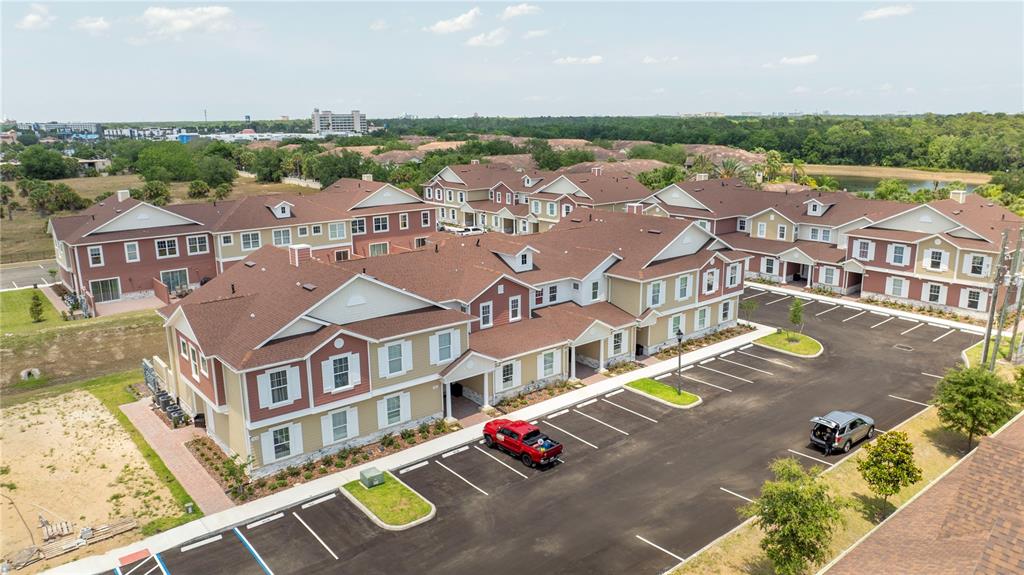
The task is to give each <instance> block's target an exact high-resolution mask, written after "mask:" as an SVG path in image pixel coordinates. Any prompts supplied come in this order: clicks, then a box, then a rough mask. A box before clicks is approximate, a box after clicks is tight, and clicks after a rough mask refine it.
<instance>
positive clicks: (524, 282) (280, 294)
mask: <svg viewBox="0 0 1024 575" xmlns="http://www.w3.org/2000/svg"><path fill="white" fill-rule="evenodd" d="M579 216H580V214H577V215H576V216H574V217H571V218H568V219H566V220H563V221H562V222H560V223H559V224H558V225H556V226H555V227H554V228H552V229H551V230H550V231H548V232H547V233H544V234H537V235H529V236H507V235H503V234H485V235H482V236H477V237H470V238H461V237H453V236H450V235H440V234H438V235H435V236H434V237H433V238H431V241H430V242H429V243H428V244H427V245H426V246H425V247H423V248H421V249H418V250H412V251H407V252H393V253H390V254H388V255H382V256H380V257H372V258H366V259H361V260H358V261H356V260H349V261H341V262H336V261H332V260H331V258H329V257H325V256H324V255H323V254H320V255H317V254H316V253H315V251H314V249H313V247H312V246H310V245H304V244H292V245H289V246H286V247H278V246H272V245H268V246H264V247H262V248H260V249H258V250H255V251H253V252H252V253H249V254H247V256H246V257H245V258H243V260H242V261H241V263H239V264H235V265H232V266H230V267H228V268H226V269H225V270H224V271H223V272H222V273H221V274H219V275H218V276H217V277H216V278H214V279H212V280H211V281H209V282H208V283H206V284H205V285H204V286H202V287H200V288H199V289H197V290H196V291H195V292H193V293H192V294H191V295H189V296H187V297H185V298H183V299H181V300H177V301H174V302H172V303H171V304H170V305H168V306H166V307H164V308H162V309H161V310H159V313H160V315H161V316H162V317H164V318H165V329H166V336H167V357H168V361H166V362H165V361H162V360H156V361H155V363H156V364H157V365H158V366H160V369H159V370H158V371H159V372H161V374H162V378H163V380H164V383H163V384H164V386H165V387H166V388H167V389H168V390H169V391H170V392H171V394H172V395H173V396H174V397H176V398H177V399H178V401H179V402H180V404H181V405H182V407H183V408H184V409H185V410H186V411H187V412H188V413H190V414H193V415H201V417H202V418H203V419H204V420H205V421H206V425H207V430H208V432H209V434H210V436H211V437H212V438H213V439H214V441H216V442H217V443H218V444H219V445H220V446H221V447H222V448H223V449H224V450H225V451H226V452H228V453H230V454H239V455H241V456H242V457H243V458H249V457H252V461H253V474H254V475H257V476H259V475H265V474H268V473H273V472H274V471H275V470H276V469H279V468H280V467H282V466H286V465H291V464H295V463H297V462H301V461H303V460H305V459H308V458H314V457H319V456H321V455H323V454H325V453H329V452H331V451H334V450H337V449H342V448H345V447H351V446H355V445H360V444H365V443H368V442H372V441H375V440H377V439H378V438H380V437H381V436H382V435H383V434H386V433H395V432H398V431H400V430H402V429H406V428H411V427H414V426H417V425H419V424H421V423H422V422H425V421H429V420H431V419H436V418H440V417H451V416H452V414H453V402H455V401H460V402H466V401H469V402H472V403H473V404H474V405H476V406H479V407H483V406H487V405H493V404H494V403H497V402H499V401H501V400H502V399H504V398H507V397H510V396H512V395H517V394H521V393H526V392H529V391H532V390H534V389H538V388H540V387H543V386H546V385H550V384H552V383H553V382H556V381H564V380H567V379H573V378H579V377H583V376H584V375H586V374H589V373H593V371H594V370H603V369H606V368H607V367H609V366H612V365H615V364H617V363H620V362H623V361H632V360H634V359H635V358H637V357H638V356H641V355H646V354H650V353H653V352H655V351H657V350H658V349H661V348H663V347H665V346H668V345H672V344H675V343H676V341H677V340H678V338H691V337H698V336H700V335H703V334H705V333H708V332H710V331H714V330H717V329H722V328H724V327H728V326H731V325H734V324H735V322H736V315H737V310H738V303H739V297H740V295H741V293H742V289H743V281H742V278H743V275H744V264H745V262H746V260H747V259H748V258H749V256H748V255H747V254H743V253H740V252H737V251H735V250H731V249H729V248H728V247H727V246H725V244H724V243H722V242H721V241H720V240H718V238H716V237H715V236H714V235H713V234H711V233H710V232H708V231H707V230H704V229H703V228H701V227H699V226H697V225H695V224H693V223H692V222H686V221H683V220H673V219H666V218H655V217H644V216H638V215H630V214H625V213H614V212H598V211H589V210H588V213H587V214H586V215H585V216H583V217H579Z"/></svg>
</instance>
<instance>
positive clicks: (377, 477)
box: [359, 467, 384, 488]
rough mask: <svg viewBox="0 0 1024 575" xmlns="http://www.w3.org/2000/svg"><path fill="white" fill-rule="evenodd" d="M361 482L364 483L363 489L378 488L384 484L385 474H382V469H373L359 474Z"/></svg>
mask: <svg viewBox="0 0 1024 575" xmlns="http://www.w3.org/2000/svg"><path fill="white" fill-rule="evenodd" d="M359 481H360V482H362V484H363V487H366V488H370V487H376V486H378V485H383V484H384V474H383V473H381V471H380V469H377V468H376V467H371V468H369V469H364V470H362V471H360V472H359Z"/></svg>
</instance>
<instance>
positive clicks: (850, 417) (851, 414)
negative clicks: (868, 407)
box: [811, 411, 875, 455]
mask: <svg viewBox="0 0 1024 575" xmlns="http://www.w3.org/2000/svg"><path fill="white" fill-rule="evenodd" d="M811 423H813V424H814V427H813V428H811V443H812V444H814V445H816V446H818V447H820V448H822V449H823V450H824V451H825V455H830V454H831V453H832V452H833V451H842V452H843V453H847V452H848V451H850V448H852V447H853V444H854V443H857V442H858V441H860V440H862V439H871V438H872V437H874V436H875V420H874V419H871V418H870V417H868V416H866V415H863V414H861V413H857V412H855V411H833V412H831V413H829V414H828V415H825V416H823V417H815V418H812V419H811Z"/></svg>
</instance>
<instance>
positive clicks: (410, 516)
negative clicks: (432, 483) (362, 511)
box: [345, 473, 430, 526]
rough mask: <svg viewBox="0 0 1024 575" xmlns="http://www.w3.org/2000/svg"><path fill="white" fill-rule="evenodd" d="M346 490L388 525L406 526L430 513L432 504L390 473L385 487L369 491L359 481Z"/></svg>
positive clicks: (381, 486) (350, 483)
mask: <svg viewBox="0 0 1024 575" xmlns="http://www.w3.org/2000/svg"><path fill="white" fill-rule="evenodd" d="M345 490H346V491H348V492H349V493H351V494H352V496H353V497H355V498H356V499H358V500H359V502H360V503H362V504H363V505H365V506H366V508H367V509H369V510H370V511H371V512H372V513H373V514H374V515H376V516H377V517H378V518H379V519H380V520H381V521H383V522H384V523H387V524H388V525H394V526H400V525H406V524H408V523H412V522H413V521H416V520H417V519H420V518H422V517H426V516H427V514H429V513H430V504H429V503H427V501H426V500H425V499H423V498H422V497H420V496H419V494H417V493H416V492H415V491H413V490H412V489H409V488H408V487H406V486H405V485H404V484H402V483H401V482H399V481H398V480H397V479H395V477H394V476H393V475H391V474H390V473H385V474H384V484H383V485H378V486H377V487H374V488H372V489H367V488H365V487H363V484H362V483H360V482H359V481H351V482H349V483H346V484H345Z"/></svg>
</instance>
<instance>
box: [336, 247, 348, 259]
mask: <svg viewBox="0 0 1024 575" xmlns="http://www.w3.org/2000/svg"><path fill="white" fill-rule="evenodd" d="M334 261H336V262H344V261H348V250H337V251H336V252H334Z"/></svg>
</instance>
